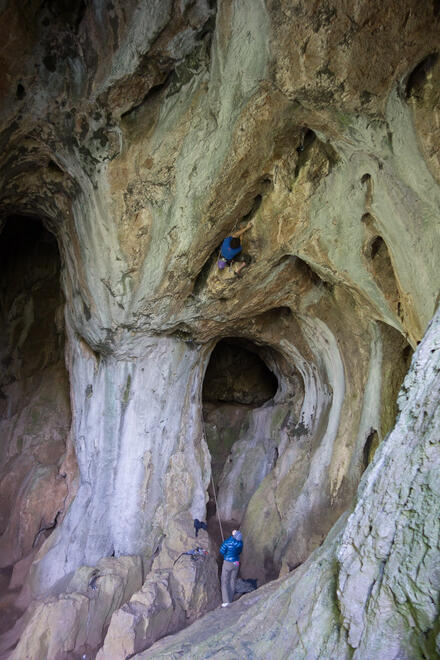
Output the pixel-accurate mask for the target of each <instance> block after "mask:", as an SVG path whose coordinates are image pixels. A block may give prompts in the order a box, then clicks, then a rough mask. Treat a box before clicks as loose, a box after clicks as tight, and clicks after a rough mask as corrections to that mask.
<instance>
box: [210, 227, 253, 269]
mask: <svg viewBox="0 0 440 660" xmlns="http://www.w3.org/2000/svg"><path fill="white" fill-rule="evenodd" d="M251 227H252V222H249V223H248V224H247V225H246V227H244V228H243V229H240V230H239V231H236V232H234V233H233V234H231V235H230V236H227V237H226V238H225V240H224V241H223V243H222V246H221V248H220V259H219V261H218V266H219V268H224V267H225V266H226V264H227V265H228V266H229V265H230V264H231V263H232V262H233V261H234V262H236V263H237V270H235V271H234V272H235V274H236V275H237V277H241V274H240V273H241V271H242V270H243V268H244V267H245V266H246V264H250V263H251V261H252V260H251V257H250V256H249V255H248V254H246V253H244V252H243V248H242V246H241V240H240V238H241V237H242V235H243V234H244V232H245V231H247V230H248V229H250V228H251Z"/></svg>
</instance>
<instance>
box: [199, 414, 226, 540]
mask: <svg viewBox="0 0 440 660" xmlns="http://www.w3.org/2000/svg"><path fill="white" fill-rule="evenodd" d="M202 429H203V439H204V440H205V442H206V431H205V420H204V419H203V414H202ZM211 483H212V491H213V493H214V501H215V510H216V513H217V519H218V525H219V527H220V534H221V535H222V541H224V540H225V537H224V536H223V527H222V521H221V518H220V513H219V510H218V505H217V494H216V492H215V485H214V477H213V475H212V470H211Z"/></svg>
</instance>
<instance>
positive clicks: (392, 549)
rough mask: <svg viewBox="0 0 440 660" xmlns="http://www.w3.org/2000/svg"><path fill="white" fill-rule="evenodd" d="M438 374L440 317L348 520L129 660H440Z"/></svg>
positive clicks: (423, 346) (424, 344)
mask: <svg viewBox="0 0 440 660" xmlns="http://www.w3.org/2000/svg"><path fill="white" fill-rule="evenodd" d="M439 373H440V312H438V313H437V315H436V317H435V319H434V320H433V322H432V323H431V325H430V327H429V329H428V332H427V335H426V337H425V339H424V340H423V342H422V343H421V345H420V346H419V348H418V349H417V352H416V354H415V356H414V359H413V364H412V367H411V370H410V372H409V374H408V376H407V377H406V379H405V382H404V385H403V388H402V391H401V393H400V396H399V407H400V414H399V417H398V420H397V424H396V426H395V428H394V429H393V431H392V432H391V433H390V435H389V436H388V437H387V439H386V441H384V442H383V443H382V444H381V446H380V448H379V449H378V451H377V452H376V455H375V457H374V459H373V462H372V463H371V464H370V466H369V468H368V469H367V471H366V472H365V474H364V476H363V478H362V481H361V484H360V487H359V491H358V495H357V498H356V504H355V507H354V510H353V512H352V513H351V515H350V516H348V517H347V515H346V514H345V515H344V516H342V517H341V519H340V520H339V521H338V522H337V524H336V525H335V527H334V528H333V529H332V531H331V532H330V534H329V535H328V537H327V539H326V541H325V542H324V544H323V546H322V547H321V548H319V549H317V550H316V551H315V552H314V553H313V554H312V555H311V557H310V558H309V559H308V561H307V562H306V563H305V564H304V565H303V566H301V567H300V568H297V569H296V570H295V571H294V572H293V574H291V575H288V576H286V577H284V578H280V579H279V580H277V581H275V582H272V583H270V584H268V585H266V586H265V587H263V588H261V589H259V590H258V591H257V592H255V593H252V594H249V595H247V596H244V597H242V599H241V600H240V601H239V602H237V603H234V604H233V605H232V606H231V607H230V608H229V609H228V611H226V612H225V611H223V610H216V611H215V612H213V613H211V614H209V615H207V616H206V617H204V618H203V619H201V620H200V621H198V622H197V623H195V624H194V625H192V626H190V627H189V628H187V629H186V630H184V631H182V632H181V633H178V634H177V635H175V636H174V637H173V638H168V639H165V640H163V641H162V642H158V643H157V644H155V645H154V646H153V647H152V648H151V649H150V650H149V651H146V652H145V653H141V654H138V655H137V656H135V657H137V658H139V659H140V658H142V659H143V660H146V659H147V658H164V657H166V658H178V657H179V658H180V657H187V658H194V659H197V658H200V659H202V658H207V657H210V658H231V659H232V658H241V657H244V656H246V657H252V658H267V657H269V656H270V657H273V658H310V659H311V658H373V657H376V658H384V659H385V658H402V660H410V659H412V658H418V657H425V658H435V657H438V656H439V654H440V636H439V627H438V609H437V603H438V599H439V595H440V580H439V575H438V558H439V552H440V545H439V520H440V499H439V486H438V479H437V474H438V464H439V461H440V444H439V441H438V438H439V433H440V414H439V402H440V379H439ZM403 466H404V468H403Z"/></svg>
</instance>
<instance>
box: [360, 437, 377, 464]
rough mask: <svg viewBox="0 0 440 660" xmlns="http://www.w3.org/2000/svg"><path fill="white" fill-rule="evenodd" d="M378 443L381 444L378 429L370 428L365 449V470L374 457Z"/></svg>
mask: <svg viewBox="0 0 440 660" xmlns="http://www.w3.org/2000/svg"><path fill="white" fill-rule="evenodd" d="M378 445H379V435H378V433H377V430H376V429H370V433H369V434H368V436H367V439H366V440H365V444H364V451H363V463H364V470H366V469H367V467H368V465H369V464H370V463H371V461H372V458H373V456H374V452H375V451H376V449H377V447H378Z"/></svg>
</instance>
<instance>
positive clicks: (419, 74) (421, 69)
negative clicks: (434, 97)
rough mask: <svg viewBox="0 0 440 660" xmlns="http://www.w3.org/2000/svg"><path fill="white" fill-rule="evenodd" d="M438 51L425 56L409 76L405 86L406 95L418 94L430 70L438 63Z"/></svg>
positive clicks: (408, 96)
mask: <svg viewBox="0 0 440 660" xmlns="http://www.w3.org/2000/svg"><path fill="white" fill-rule="evenodd" d="M438 55H439V54H438V53H431V54H430V55H428V56H427V57H425V58H424V59H423V60H422V61H421V62H419V64H417V66H416V67H415V68H414V69H413V71H412V72H411V73H410V75H409V76H408V80H407V82H406V86H405V97H406V99H409V98H410V97H411V96H417V95H418V93H419V92H420V91H421V90H422V87H423V86H424V84H425V82H426V77H427V75H428V73H429V72H430V70H431V69H432V68H433V67H434V66H435V65H436V64H437V60H438Z"/></svg>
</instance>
